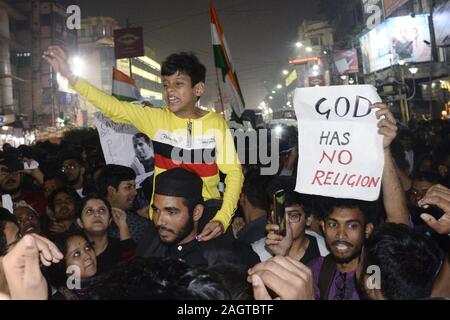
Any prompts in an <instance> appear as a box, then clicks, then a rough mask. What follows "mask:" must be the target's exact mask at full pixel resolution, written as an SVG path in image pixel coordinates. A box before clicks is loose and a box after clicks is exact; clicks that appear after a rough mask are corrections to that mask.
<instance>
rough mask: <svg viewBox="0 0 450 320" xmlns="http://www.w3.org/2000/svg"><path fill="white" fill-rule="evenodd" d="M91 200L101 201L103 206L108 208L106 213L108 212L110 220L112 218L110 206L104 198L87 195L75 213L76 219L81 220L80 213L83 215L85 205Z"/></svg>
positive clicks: (96, 195)
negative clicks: (76, 214) (76, 213)
mask: <svg viewBox="0 0 450 320" xmlns="http://www.w3.org/2000/svg"><path fill="white" fill-rule="evenodd" d="M92 199H97V200H101V201H103V203H104V204H105V206H106V207H107V208H108V211H109V217H110V218H111V217H112V207H111V204H110V203H109V201H108V200H106V198H105V197H102V196H100V195H98V194H89V195H88V196H86V197H84V198H83V201H82V204H81V209H80V210H79V211H77V212H78V218H80V219H81V215H82V213H83V209H84V207H85V206H86V204H87V203H88V201H89V200H92Z"/></svg>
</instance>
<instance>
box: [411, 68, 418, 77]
mask: <svg viewBox="0 0 450 320" xmlns="http://www.w3.org/2000/svg"><path fill="white" fill-rule="evenodd" d="M417 71H419V69H418V68H416V67H411V68H409V72H411V74H413V75H414V74H416V73H417Z"/></svg>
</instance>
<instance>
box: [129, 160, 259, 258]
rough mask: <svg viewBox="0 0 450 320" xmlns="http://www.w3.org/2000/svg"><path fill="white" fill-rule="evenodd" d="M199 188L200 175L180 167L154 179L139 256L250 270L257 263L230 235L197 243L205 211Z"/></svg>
mask: <svg viewBox="0 0 450 320" xmlns="http://www.w3.org/2000/svg"><path fill="white" fill-rule="evenodd" d="M202 187H203V182H202V180H201V178H200V177H199V176H197V175H196V174H194V173H192V172H189V171H187V170H185V169H182V168H176V169H172V170H168V171H165V172H164V173H161V174H159V175H158V176H157V177H156V181H155V193H154V198H153V204H152V208H153V220H152V222H153V223H152V225H151V226H150V227H149V229H148V230H147V232H146V233H145V235H144V238H143V239H142V240H141V243H140V245H139V247H138V255H140V256H144V257H152V256H153V257H155V256H156V257H171V258H175V259H180V260H184V261H185V262H187V263H188V264H189V265H192V266H198V267H211V266H213V265H216V264H220V263H225V262H227V263H236V264H241V265H245V266H246V267H251V266H253V265H254V264H256V263H257V262H259V259H258V256H257V255H256V254H255V253H254V252H253V250H252V249H251V247H250V246H249V245H247V244H245V243H242V242H239V241H235V240H233V238H232V236H231V233H226V234H225V235H223V236H221V237H219V238H217V239H215V240H213V241H207V242H201V241H198V240H197V235H198V231H199V227H198V225H199V221H200V219H201V217H202V214H203V210H204V206H203V204H202V203H203V198H202Z"/></svg>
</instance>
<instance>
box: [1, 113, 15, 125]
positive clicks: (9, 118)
mask: <svg viewBox="0 0 450 320" xmlns="http://www.w3.org/2000/svg"><path fill="white" fill-rule="evenodd" d="M14 121H16V116H15V115H14V114H7V115H0V126H4V125H7V124H10V123H13V122H14Z"/></svg>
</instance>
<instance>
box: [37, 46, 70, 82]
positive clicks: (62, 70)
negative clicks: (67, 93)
mask: <svg viewBox="0 0 450 320" xmlns="http://www.w3.org/2000/svg"><path fill="white" fill-rule="evenodd" d="M42 58H44V59H45V60H46V61H47V62H48V63H49V64H50V65H51V66H52V67H53V69H55V71H56V72H58V73H59V74H61V75H62V76H63V77H64V78H66V79H67V80H69V83H70V84H71V85H74V84H75V83H76V82H77V77H76V76H75V75H74V74H73V72H72V70H71V69H70V65H69V61H68V57H67V54H66V52H65V51H64V50H63V49H62V48H61V47H60V46H49V47H48V50H47V51H45V52H44V54H43V55H42Z"/></svg>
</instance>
